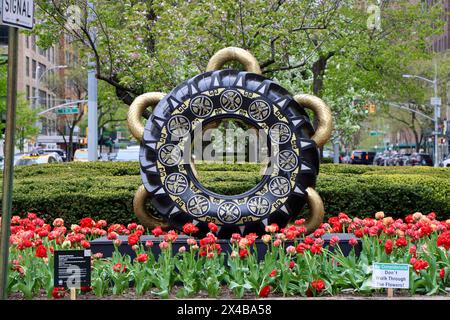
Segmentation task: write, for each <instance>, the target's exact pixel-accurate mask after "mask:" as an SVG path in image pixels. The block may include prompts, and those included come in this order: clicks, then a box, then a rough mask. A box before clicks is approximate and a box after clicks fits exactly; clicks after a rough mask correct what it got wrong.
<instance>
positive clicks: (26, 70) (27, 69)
mask: <svg viewBox="0 0 450 320" xmlns="http://www.w3.org/2000/svg"><path fill="white" fill-rule="evenodd" d="M25 74H26V75H27V77H29V76H30V58H29V57H27V58H26V62H25Z"/></svg>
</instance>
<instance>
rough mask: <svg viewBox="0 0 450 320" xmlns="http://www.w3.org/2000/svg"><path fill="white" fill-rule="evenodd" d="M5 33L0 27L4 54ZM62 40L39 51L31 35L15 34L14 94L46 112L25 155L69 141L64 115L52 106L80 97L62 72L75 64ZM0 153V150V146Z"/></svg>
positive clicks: (72, 53)
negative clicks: (15, 91) (16, 37)
mask: <svg viewBox="0 0 450 320" xmlns="http://www.w3.org/2000/svg"><path fill="white" fill-rule="evenodd" d="M7 30H8V28H7V26H0V48H2V49H0V50H1V51H0V52H1V53H2V54H3V53H4V52H5V53H6V51H7V44H8V31H7ZM66 38H67V37H66V36H63V37H61V39H60V41H59V43H58V44H57V45H53V46H52V47H50V48H48V49H46V50H43V49H41V48H39V47H38V45H37V40H38V39H37V37H36V36H35V35H26V34H24V33H19V43H18V45H19V53H18V77H17V78H18V82H17V91H18V93H19V94H23V95H24V96H25V97H26V99H27V100H28V101H29V104H30V108H39V110H41V111H44V110H48V109H50V110H49V111H47V112H44V113H43V114H42V115H41V118H40V120H39V122H38V123H36V125H37V126H39V128H40V133H39V134H38V135H37V137H36V138H35V139H31V140H29V141H27V142H26V143H25V146H24V147H25V148H24V151H25V152H29V151H31V150H32V149H34V148H36V147H45V148H60V149H66V147H67V141H69V138H68V137H67V136H66V134H67V130H66V124H65V123H66V121H65V120H66V118H65V117H67V115H64V114H59V113H58V112H57V109H58V108H55V107H57V106H58V105H61V104H65V103H68V102H70V101H74V100H79V99H80V97H81V96H82V94H80V92H75V90H74V89H73V86H71V83H70V79H69V80H68V79H67V77H66V69H68V68H69V67H73V66H74V65H77V64H78V62H79V58H78V55H77V52H76V50H75V49H74V47H73V46H71V45H70V42H68V41H67V39H66ZM52 108H54V109H52ZM63 135H64V136H63ZM73 142H74V144H77V143H78V136H74V138H73ZM1 154H3V150H2V148H1V147H0V155H1Z"/></svg>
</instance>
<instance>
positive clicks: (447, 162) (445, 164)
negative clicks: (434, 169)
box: [441, 158, 450, 168]
mask: <svg viewBox="0 0 450 320" xmlns="http://www.w3.org/2000/svg"><path fill="white" fill-rule="evenodd" d="M441 167H447V168H450V158H447V159H445V160H444V161H442V163H441Z"/></svg>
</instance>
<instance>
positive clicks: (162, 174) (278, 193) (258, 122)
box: [140, 70, 319, 238]
mask: <svg viewBox="0 0 450 320" xmlns="http://www.w3.org/2000/svg"><path fill="white" fill-rule="evenodd" d="M225 118H234V119H239V120H241V121H243V122H246V123H249V124H251V125H252V126H254V127H255V128H257V129H263V130H264V132H265V133H266V135H267V139H268V141H269V143H268V148H269V149H271V151H273V152H272V154H273V156H272V157H271V158H270V164H269V166H268V167H267V168H266V172H265V173H264V175H263V178H262V180H261V181H260V182H259V183H258V184H257V185H256V186H254V187H253V188H252V189H251V190H249V191H247V192H245V193H243V194H239V195H232V196H225V195H219V194H216V193H214V192H212V191H210V190H208V189H206V188H205V187H204V186H203V185H202V184H201V183H200V182H199V181H198V179H197V178H196V172H195V168H193V165H192V163H191V161H190V160H188V161H186V160H184V159H186V157H185V153H186V152H190V151H189V150H191V146H190V142H189V141H190V140H189V139H192V138H193V137H194V134H197V133H198V132H197V131H196V129H197V128H199V127H200V124H201V125H202V126H203V127H205V125H207V124H208V123H211V122H213V121H216V120H220V119H225ZM194 132H195V133H194ZM313 134H314V130H313V127H312V125H311V123H310V121H309V118H308V116H307V114H306V112H305V110H304V108H303V107H302V106H300V105H299V104H298V103H297V102H296V101H295V100H294V99H293V97H292V96H291V95H290V94H289V92H288V91H287V90H285V89H284V88H282V87H281V86H279V85H278V84H276V83H275V82H274V81H272V80H270V79H267V78H265V77H263V76H261V75H258V74H254V73H249V72H242V71H236V70H219V71H213V72H206V73H203V74H200V75H198V76H195V77H193V78H191V79H189V80H187V81H185V82H183V83H182V84H181V85H179V86H178V87H176V88H175V89H174V90H173V91H172V92H170V93H169V94H168V95H167V96H165V97H164V98H163V99H162V100H161V101H160V102H159V103H158V105H157V106H156V107H155V108H154V110H153V112H152V114H151V116H150V118H149V119H148V121H147V123H146V125H145V130H144V135H143V138H142V140H141V152H140V168H141V176H142V180H143V182H144V186H145V188H146V189H147V191H148V192H149V193H150V195H151V196H150V197H151V202H152V205H153V206H154V208H155V209H156V212H155V215H156V216H159V217H161V218H163V219H164V220H166V221H168V223H169V224H170V225H171V226H173V227H175V228H177V229H181V227H182V226H183V225H184V224H185V223H187V222H194V223H195V224H196V225H197V226H198V227H199V229H200V234H205V233H206V232H207V231H208V228H207V225H208V223H209V222H214V223H216V224H217V225H218V226H219V232H218V236H219V237H220V238H228V237H230V235H231V234H232V233H241V234H247V233H250V232H255V233H257V234H261V233H263V232H264V228H265V226H266V225H268V224H271V223H277V224H278V225H279V226H280V227H283V226H285V225H286V224H287V223H288V222H289V221H290V220H292V219H294V218H296V216H297V215H298V214H299V212H300V210H301V209H302V208H303V207H304V205H305V203H306V201H307V191H306V189H307V188H308V187H315V182H316V176H317V174H318V170H319V156H318V151H317V146H316V144H315V142H314V141H313V140H311V137H312V136H313ZM187 142H189V143H187Z"/></svg>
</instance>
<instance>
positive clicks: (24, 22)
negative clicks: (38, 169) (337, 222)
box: [0, 1, 34, 300]
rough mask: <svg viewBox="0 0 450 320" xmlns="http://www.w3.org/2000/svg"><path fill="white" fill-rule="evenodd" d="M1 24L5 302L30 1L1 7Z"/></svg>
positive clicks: (0, 281) (0, 292) (0, 259)
mask: <svg viewBox="0 0 450 320" xmlns="http://www.w3.org/2000/svg"><path fill="white" fill-rule="evenodd" d="M3 3H4V2H2V10H1V21H0V23H1V24H5V25H8V26H9V28H8V87H7V90H8V91H7V98H6V107H7V110H6V129H5V166H4V169H3V186H2V191H3V192H2V212H1V213H2V221H1V222H2V223H1V225H2V227H1V236H0V299H2V300H6V299H7V298H8V294H7V293H8V292H7V291H8V271H9V270H8V269H9V236H10V233H11V230H10V227H11V216H12V196H13V177H14V175H13V173H14V131H15V129H16V104H17V55H18V51H19V28H24V29H29V30H32V29H33V22H34V17H33V15H34V2H33V1H30V2H29V3H28V6H27V7H26V8H24V10H20V11H19V10H17V7H16V6H15V5H14V6H12V5H10V6H3Z"/></svg>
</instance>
